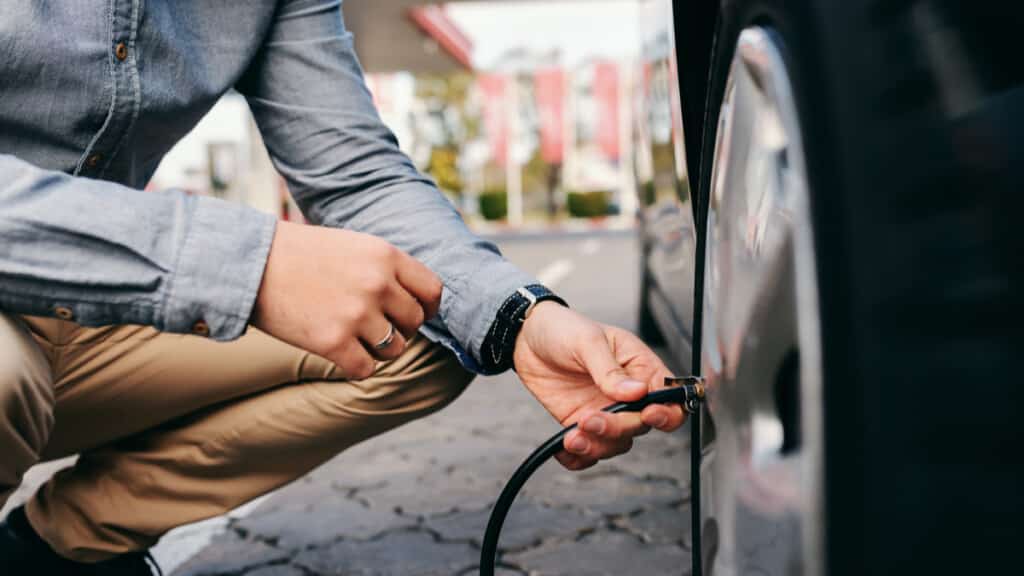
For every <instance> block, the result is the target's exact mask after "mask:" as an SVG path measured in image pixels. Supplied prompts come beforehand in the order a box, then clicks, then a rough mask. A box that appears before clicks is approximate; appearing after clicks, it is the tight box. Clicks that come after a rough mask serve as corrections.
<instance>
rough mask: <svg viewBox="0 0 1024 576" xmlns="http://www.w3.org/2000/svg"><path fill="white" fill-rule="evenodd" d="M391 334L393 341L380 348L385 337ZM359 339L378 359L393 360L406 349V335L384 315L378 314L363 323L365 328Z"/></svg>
mask: <svg viewBox="0 0 1024 576" xmlns="http://www.w3.org/2000/svg"><path fill="white" fill-rule="evenodd" d="M389 333H390V334H391V342H390V343H388V345H387V346H384V347H383V348H378V347H377V344H380V343H382V342H383V341H384V339H385V338H386V337H387V336H388V334H389ZM359 339H360V340H361V341H362V342H363V345H364V346H365V347H366V351H367V352H369V353H370V355H371V356H373V357H374V358H377V359H378V360H393V359H395V358H398V356H399V355H400V354H401V353H402V352H403V351H405V344H406V340H405V336H403V335H402V333H401V332H400V331H399V330H398V329H397V328H392V323H391V322H390V321H389V320H388V319H387V318H385V317H384V316H377V317H376V318H374V319H373V320H371V321H368V322H364V323H363V330H362V332H361V333H360V335H359Z"/></svg>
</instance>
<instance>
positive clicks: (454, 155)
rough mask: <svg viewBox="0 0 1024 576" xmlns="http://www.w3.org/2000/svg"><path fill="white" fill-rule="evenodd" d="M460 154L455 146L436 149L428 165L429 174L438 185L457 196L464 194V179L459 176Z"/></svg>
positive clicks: (432, 152)
mask: <svg viewBox="0 0 1024 576" xmlns="http://www.w3.org/2000/svg"><path fill="white" fill-rule="evenodd" d="M458 154H459V152H458V150H457V149H456V148H455V147H454V146H441V147H435V148H433V149H432V150H431V151H430V161H429V162H428V163H427V173H429V174H430V175H431V176H432V177H433V178H434V181H435V182H437V185H438V186H439V187H440V188H441V189H442V190H445V191H448V192H452V193H454V194H456V195H458V194H461V193H462V187H463V184H462V177H461V176H460V175H459V167H458V160H459V156H458Z"/></svg>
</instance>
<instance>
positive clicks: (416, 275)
mask: <svg viewBox="0 0 1024 576" xmlns="http://www.w3.org/2000/svg"><path fill="white" fill-rule="evenodd" d="M395 254H396V258H397V259H398V260H397V264H396V266H395V273H396V276H397V277H398V282H399V283H401V284H402V286H403V287H404V288H405V289H406V290H408V291H409V294H411V295H412V297H413V298H415V299H416V300H418V301H419V303H420V304H421V305H422V307H423V313H424V315H425V316H426V319H430V318H433V317H434V316H436V315H437V311H438V309H439V308H440V307H441V290H442V285H441V280H440V279H439V278H438V277H437V275H436V274H434V273H433V272H431V270H430V268H427V267H426V266H425V265H424V264H422V263H421V262H419V261H418V260H416V259H415V258H413V257H412V256H409V255H408V254H406V253H405V252H401V251H397V250H396V251H395Z"/></svg>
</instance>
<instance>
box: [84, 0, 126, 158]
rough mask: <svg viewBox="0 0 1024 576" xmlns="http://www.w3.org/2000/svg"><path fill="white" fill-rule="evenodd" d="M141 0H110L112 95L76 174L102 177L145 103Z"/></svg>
mask: <svg viewBox="0 0 1024 576" xmlns="http://www.w3.org/2000/svg"><path fill="white" fill-rule="evenodd" d="M140 2H141V0H110V3H109V5H108V10H109V14H110V38H109V45H110V48H109V51H108V53H107V66H108V68H109V70H110V74H109V76H110V85H111V96H110V104H109V109H108V111H107V116H106V119H105V120H104V122H103V125H102V126H101V127H100V129H99V131H98V132H97V133H96V134H95V135H94V136H93V138H92V140H91V141H90V142H89V145H88V146H87V147H86V149H85V151H84V152H83V154H82V156H81V158H80V159H79V162H78V167H77V168H76V170H75V174H76V175H78V176H85V177H89V178H102V177H103V176H104V174H105V173H106V171H107V169H108V168H109V167H110V164H111V162H112V161H113V159H114V158H115V157H116V156H117V154H118V152H119V151H120V149H121V146H123V145H124V142H125V140H126V139H127V137H128V134H129V133H130V131H131V128H132V125H133V124H134V123H135V120H136V118H137V117H138V113H139V106H140V104H141V98H140V87H139V74H138V50H137V46H136V38H137V36H138V22H139V16H140V14H139V12H140V9H141V6H140Z"/></svg>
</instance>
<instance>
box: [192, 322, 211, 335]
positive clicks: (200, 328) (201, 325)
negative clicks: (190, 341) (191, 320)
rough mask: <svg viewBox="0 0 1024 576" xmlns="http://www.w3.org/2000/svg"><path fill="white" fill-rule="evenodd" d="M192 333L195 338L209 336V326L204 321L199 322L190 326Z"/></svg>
mask: <svg viewBox="0 0 1024 576" xmlns="http://www.w3.org/2000/svg"><path fill="white" fill-rule="evenodd" d="M192 333H193V334H195V335H196V336H209V335H210V325H209V324H207V323H206V321H205V320H199V321H197V322H196V323H195V324H193V325H192Z"/></svg>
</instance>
